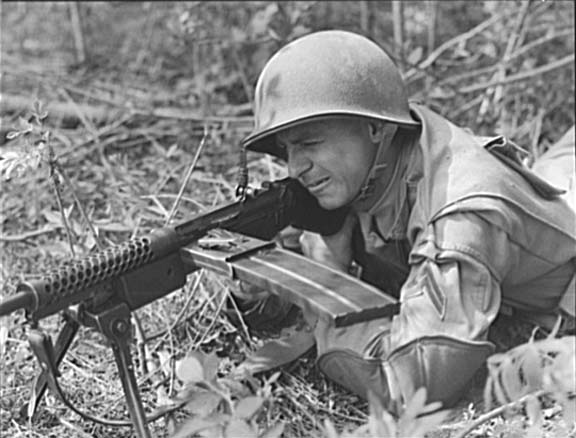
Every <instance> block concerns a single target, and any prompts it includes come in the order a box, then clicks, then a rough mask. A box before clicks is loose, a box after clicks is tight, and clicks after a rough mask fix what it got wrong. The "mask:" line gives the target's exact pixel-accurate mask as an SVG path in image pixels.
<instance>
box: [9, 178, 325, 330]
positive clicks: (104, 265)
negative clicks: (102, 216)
mask: <svg viewBox="0 0 576 438" xmlns="http://www.w3.org/2000/svg"><path fill="white" fill-rule="evenodd" d="M309 197H310V195H308V194H307V192H306V191H305V190H304V188H303V187H302V186H300V185H299V184H298V183H297V182H296V181H295V180H291V179H285V180H282V181H278V182H275V183H272V184H271V185H270V187H269V188H268V189H266V190H262V191H261V192H260V193H256V194H255V195H253V196H249V197H248V198H246V199H245V200H243V201H238V202H235V203H233V204H230V205H227V206H224V207H222V208H219V209H216V210H214V211H212V212H209V213H207V214H201V215H198V216H197V217H195V218H193V219H191V220H189V221H186V222H182V223H180V224H178V225H175V226H173V227H164V228H161V229H159V230H156V231H154V232H152V233H150V234H148V235H146V236H143V237H139V238H135V239H131V240H129V241H127V242H124V243H122V244H121V245H118V246H115V247H111V248H108V249H106V250H104V251H100V252H98V253H96V254H94V255H91V256H88V257H85V258H83V259H79V260H71V261H68V262H67V263H65V264H64V265H63V266H61V267H60V268H58V269H55V270H53V271H51V272H49V273H47V274H46V275H44V276H43V277H42V278H40V279H37V280H32V281H29V282H24V283H21V284H20V285H18V287H17V293H16V294H15V295H14V296H12V297H9V298H7V299H5V300H4V301H3V302H2V303H0V316H2V315H7V314H9V313H11V312H13V311H15V310H17V309H21V308H23V309H26V311H27V314H28V316H29V317H30V319H32V320H39V319H41V318H44V317H46V316H48V315H52V314H54V313H57V312H59V311H61V310H64V309H66V308H67V307H69V306H71V305H74V304H78V303H81V302H87V301H92V300H95V301H97V303H96V305H97V304H98V303H102V302H105V301H107V299H109V298H110V296H111V295H112V294H113V293H114V294H115V295H118V294H119V293H120V294H123V295H124V296H123V297H121V296H116V299H118V300H119V301H124V302H127V303H128V305H129V307H130V309H131V310H134V309H136V308H138V307H141V306H143V305H145V304H147V303H149V302H151V301H154V300H155V299H157V298H159V297H161V296H163V295H165V294H166V293H167V292H170V291H173V290H176V289H178V288H179V287H182V286H183V285H184V282H185V280H186V273H185V272H184V269H183V266H182V264H181V262H180V260H179V254H178V251H179V249H180V248H182V247H184V246H186V245H187V244H190V243H191V242H194V241H195V240H197V239H198V238H200V237H202V236H203V235H204V234H206V232H207V231H209V230H211V229H214V228H224V229H228V230H231V231H237V232H240V233H243V234H246V235H250V236H258V237H260V238H263V239H270V238H272V237H273V236H274V235H275V234H276V233H278V232H279V231H280V230H282V229H283V228H285V227H286V226H288V225H289V224H290V223H291V222H292V221H293V218H294V217H295V214H296V213H295V212H296V210H297V209H300V206H299V205H297V204H299V203H301V202H302V201H304V203H305V204H309V205H310V203H311V202H312V201H311V200H310V199H309ZM312 205H313V204H312ZM319 220H321V219H319ZM144 270H147V271H148V273H147V272H144ZM140 271H142V272H140ZM135 272H138V274H141V275H142V277H143V278H144V277H146V278H151V277H153V276H154V275H156V276H160V277H162V278H163V283H162V284H158V283H160V282H154V284H155V285H156V286H158V289H156V290H154V291H152V290H151V288H150V287H147V288H146V289H147V290H149V293H143V292H142V291H138V293H137V294H135V293H131V292H130V291H129V290H126V288H123V287H120V288H118V287H115V288H112V289H116V290H115V291H114V292H113V291H112V289H111V288H105V289H109V290H108V292H103V291H102V286H105V285H106V284H107V283H110V282H112V281H113V280H117V281H120V282H121V280H122V277H123V276H124V275H125V274H127V273H133V274H134V273H135ZM151 274H153V275H151ZM135 276H136V277H137V275H132V276H131V277H135ZM139 283H140V284H143V283H144V282H142V281H140V282H139ZM144 284H145V283H144Z"/></svg>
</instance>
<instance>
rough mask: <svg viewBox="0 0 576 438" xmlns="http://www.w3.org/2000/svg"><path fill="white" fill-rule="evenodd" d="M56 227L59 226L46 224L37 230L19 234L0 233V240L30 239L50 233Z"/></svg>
mask: <svg viewBox="0 0 576 438" xmlns="http://www.w3.org/2000/svg"><path fill="white" fill-rule="evenodd" d="M58 229H60V227H57V226H47V227H44V228H41V229H39V230H33V231H27V232H25V233H21V234H12V235H6V234H0V242H20V241H22V240H26V239H31V238H32V237H37V236H41V235H42V234H47V233H52V232H53V231H56V230H58Z"/></svg>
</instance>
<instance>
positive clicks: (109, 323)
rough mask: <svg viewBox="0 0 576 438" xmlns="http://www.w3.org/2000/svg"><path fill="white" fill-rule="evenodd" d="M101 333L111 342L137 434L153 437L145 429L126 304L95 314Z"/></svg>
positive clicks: (142, 436) (128, 310)
mask: <svg viewBox="0 0 576 438" xmlns="http://www.w3.org/2000/svg"><path fill="white" fill-rule="evenodd" d="M94 319H95V320H96V322H97V324H98V327H99V328H100V331H101V332H102V333H103V334H104V336H106V337H107V338H108V339H109V340H110V342H111V343H112V349H113V351H114V359H115V360H116V366H117V367H118V372H119V373H120V380H121V381H122V387H123V389H124V395H125V397H126V404H127V405H128V411H129V412H130V418H131V419H132V423H133V424H134V429H135V430H136V434H137V435H138V437H140V438H151V435H150V432H149V430H148V427H147V426H146V415H145V413H144V406H143V405H142V399H141V398H140V392H139V390H138V385H137V383H136V376H135V374H134V366H133V364H132V356H131V355H130V339H131V325H130V309H129V308H128V306H127V305H126V304H125V303H121V304H119V305H117V306H115V307H112V308H110V309H107V310H105V311H103V312H101V313H99V314H97V315H94Z"/></svg>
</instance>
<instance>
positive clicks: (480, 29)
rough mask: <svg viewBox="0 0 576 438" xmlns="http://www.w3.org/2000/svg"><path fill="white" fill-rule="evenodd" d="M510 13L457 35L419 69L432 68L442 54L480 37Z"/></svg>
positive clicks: (497, 16) (422, 63)
mask: <svg viewBox="0 0 576 438" xmlns="http://www.w3.org/2000/svg"><path fill="white" fill-rule="evenodd" d="M509 13H510V12H508V13H504V14H502V15H495V16H493V17H490V18H489V19H487V20H485V21H483V22H482V23H480V24H478V25H477V26H475V27H473V28H472V29H470V30H469V31H468V32H464V33H462V34H460V35H457V36H455V37H454V38H452V39H450V40H448V41H446V42H445V43H444V44H441V45H440V46H439V47H438V48H437V49H436V50H434V51H433V52H432V53H431V54H430V55H428V57H427V58H426V59H425V60H424V61H422V62H421V63H420V64H418V69H419V70H424V69H426V68H428V67H430V66H431V65H432V64H433V63H434V62H435V61H436V60H437V59H438V58H439V57H440V55H442V53H444V52H445V51H446V50H448V49H449V48H450V47H452V46H455V45H457V44H461V43H463V42H464V41H467V40H469V39H470V38H472V37H474V36H475V35H478V34H479V33H481V32H483V31H484V30H485V29H487V28H488V27H490V26H492V25H493V24H495V23H497V22H498V21H500V20H502V19H503V18H504V17H506V15H507V14H509ZM411 73H413V71H410V72H408V73H407V76H409V75H410V74H411Z"/></svg>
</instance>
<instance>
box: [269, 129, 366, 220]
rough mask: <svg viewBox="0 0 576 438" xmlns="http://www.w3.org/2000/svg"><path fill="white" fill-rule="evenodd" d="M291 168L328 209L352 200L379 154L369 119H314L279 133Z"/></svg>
mask: <svg viewBox="0 0 576 438" xmlns="http://www.w3.org/2000/svg"><path fill="white" fill-rule="evenodd" d="M276 140H277V142H278V145H279V146H281V147H283V148H285V150H286V154H287V157H288V171H289V175H290V177H292V178H295V179H298V180H299V181H300V182H301V183H302V185H304V187H306V188H307V189H308V191H309V192H310V193H311V194H312V195H314V196H315V197H316V198H317V199H318V202H319V204H320V205H321V206H322V207H324V208H326V209H329V210H331V209H335V208H338V207H342V206H344V205H346V204H348V203H350V202H351V201H352V200H354V198H355V197H356V196H357V194H358V193H359V191H360V189H361V187H362V184H363V183H364V181H365V180H366V177H367V175H368V171H369V170H370V167H371V165H372V163H373V161H374V157H375V155H376V149H377V143H376V142H375V141H374V139H373V138H372V137H371V135H370V129H369V124H368V122H367V121H365V120H362V119H358V118H334V119H326V120H317V121H310V122H307V123H303V124H300V125H297V126H295V127H292V128H288V129H286V130H284V131H281V132H280V133H278V134H277V136H276Z"/></svg>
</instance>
